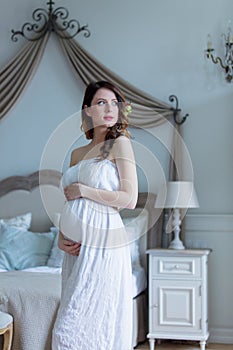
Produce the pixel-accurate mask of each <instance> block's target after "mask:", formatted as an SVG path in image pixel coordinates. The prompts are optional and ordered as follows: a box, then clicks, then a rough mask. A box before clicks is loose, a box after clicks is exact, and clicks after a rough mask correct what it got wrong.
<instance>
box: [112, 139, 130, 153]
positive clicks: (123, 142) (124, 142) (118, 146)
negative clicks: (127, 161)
mask: <svg viewBox="0 0 233 350" xmlns="http://www.w3.org/2000/svg"><path fill="white" fill-rule="evenodd" d="M113 154H114V158H121V157H128V156H130V158H132V155H133V150H132V144H131V141H130V139H129V138H128V137H127V136H124V135H122V136H119V137H118V138H117V139H116V141H115V142H114V146H113Z"/></svg>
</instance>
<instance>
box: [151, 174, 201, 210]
mask: <svg viewBox="0 0 233 350" xmlns="http://www.w3.org/2000/svg"><path fill="white" fill-rule="evenodd" d="M155 207H156V208H197V207H199V203H198V200H197V196H196V192H195V189H194V185H193V182H189V181H170V182H166V183H165V184H163V186H161V188H160V189H159V193H158V196H157V198H156V201H155Z"/></svg>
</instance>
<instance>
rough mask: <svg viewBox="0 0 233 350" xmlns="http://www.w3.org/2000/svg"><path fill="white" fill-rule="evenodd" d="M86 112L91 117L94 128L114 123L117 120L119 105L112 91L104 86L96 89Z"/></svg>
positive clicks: (109, 125)
mask: <svg viewBox="0 0 233 350" xmlns="http://www.w3.org/2000/svg"><path fill="white" fill-rule="evenodd" d="M86 113H87V115H88V116H89V117H91V118H92V123H93V127H94V128H95V127H98V126H105V127H111V126H113V125H115V124H116V122H117V121H118V113H119V107H118V101H117V98H116V95H115V94H114V92H113V91H111V90H109V89H106V88H100V89H99V90H97V92H96V93H95V95H94V97H93V99H92V101H91V107H89V108H88V109H87V110H86Z"/></svg>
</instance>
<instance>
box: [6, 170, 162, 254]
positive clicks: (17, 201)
mask: <svg viewBox="0 0 233 350" xmlns="http://www.w3.org/2000/svg"><path fill="white" fill-rule="evenodd" d="M61 175H62V174H61V173H60V172H58V171H56V170H52V169H44V170H40V171H36V172H34V173H32V174H30V175H28V176H11V177H8V178H6V179H4V180H1V181H0V218H9V217H14V216H16V215H20V214H24V213H26V212H31V213H32V226H31V229H32V231H36V232H45V231H47V230H49V228H50V227H51V225H53V218H54V213H56V212H57V213H59V212H60V211H61V208H62V206H63V204H64V196H63V195H62V194H61V190H60V188H59V187H60V180H61ZM45 197H46V201H47V202H48V203H46V209H45V206H44V200H43V199H44V198H45ZM48 198H49V200H48ZM155 198H156V195H155V194H154V193H147V192H139V194H138V202H137V207H138V208H146V209H147V211H148V214H149V231H148V238H147V246H148V248H151V247H156V246H157V247H159V246H160V245H161V234H162V233H161V232H162V220H161V215H160V211H158V209H155V208H154V203H155ZM51 208H52V209H51Z"/></svg>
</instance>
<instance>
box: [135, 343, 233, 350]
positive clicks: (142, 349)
mask: <svg viewBox="0 0 233 350" xmlns="http://www.w3.org/2000/svg"><path fill="white" fill-rule="evenodd" d="M136 349H137V350H149V349H150V347H149V344H148V342H145V343H143V344H140V345H138V346H137V347H136V348H135V350H136ZM163 349H166V350H198V349H200V346H199V345H198V343H196V342H195V343H191V342H187V344H179V343H178V342H177V343H176V342H174V343H168V342H167V343H165V342H163V343H161V344H160V345H158V344H156V343H155V350H163ZM206 350H233V344H207V346H206Z"/></svg>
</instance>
